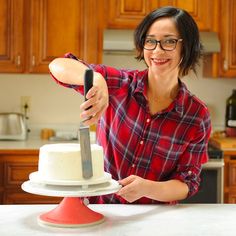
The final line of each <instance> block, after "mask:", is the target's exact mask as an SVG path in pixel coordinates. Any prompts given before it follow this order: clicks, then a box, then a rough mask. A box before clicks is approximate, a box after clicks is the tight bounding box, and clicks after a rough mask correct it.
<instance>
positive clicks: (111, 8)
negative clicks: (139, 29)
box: [106, 0, 155, 29]
mask: <svg viewBox="0 0 236 236" xmlns="http://www.w3.org/2000/svg"><path fill="white" fill-rule="evenodd" d="M106 2H107V4H106V6H107V9H106V12H108V21H107V28H111V29H134V28H135V27H136V26H137V25H138V23H139V22H140V21H141V20H142V19H143V18H144V16H145V15H147V14H148V13H149V12H150V11H151V10H152V9H154V8H155V4H154V3H155V1H150V0H139V1H137V0H107V1H106ZM153 2H154V3H153Z"/></svg>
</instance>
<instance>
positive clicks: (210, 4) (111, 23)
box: [107, 0, 218, 31]
mask: <svg viewBox="0 0 236 236" xmlns="http://www.w3.org/2000/svg"><path fill="white" fill-rule="evenodd" d="M107 5H108V9H107V12H108V23H107V28H113V29H116V28H122V29H134V28H136V26H137V25H138V23H139V22H140V21H141V20H142V19H143V18H144V17H145V16H146V15H147V14H148V13H149V12H150V11H151V10H153V9H155V8H158V7H162V6H168V5H172V6H176V7H179V8H183V9H185V10H186V11H187V12H189V13H190V15H191V16H192V17H193V18H194V20H195V21H196V23H197V25H198V27H199V29H200V30H204V31H209V30H212V28H213V27H214V25H216V20H217V17H216V14H217V13H218V0H215V1H211V0H188V1H186V0H156V1H151V0H147V1H145V0H140V1H136V0H116V1H115V0H108V4H107Z"/></svg>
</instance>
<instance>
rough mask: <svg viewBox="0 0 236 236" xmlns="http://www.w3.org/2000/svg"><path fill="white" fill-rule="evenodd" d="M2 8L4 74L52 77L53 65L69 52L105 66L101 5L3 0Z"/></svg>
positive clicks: (84, 0) (0, 65)
mask: <svg viewBox="0 0 236 236" xmlns="http://www.w3.org/2000/svg"><path fill="white" fill-rule="evenodd" d="M0 6H1V7H0V15H1V16H2V17H1V19H2V20H1V23H0V40H1V45H0V72H9V73H13V72H18V73H19V72H26V73H48V72H49V71H48V64H49V62H50V61H52V60H53V59H54V58H56V57H61V56H63V55H64V54H65V53H66V52H72V53H73V54H75V55H77V56H78V57H80V58H81V59H84V60H86V61H88V62H93V63H97V62H101V57H102V25H103V23H102V22H103V20H102V17H103V16H102V11H100V10H99V9H102V7H101V5H100V4H99V2H98V1H93V0H70V1H64V0H0ZM91 36H92V37H91ZM2 42H3V43H2Z"/></svg>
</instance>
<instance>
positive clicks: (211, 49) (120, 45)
mask: <svg viewBox="0 0 236 236" xmlns="http://www.w3.org/2000/svg"><path fill="white" fill-rule="evenodd" d="M200 38H201V42H202V44H203V46H204V53H206V54H210V53H216V52H219V51H220V41H219V38H218V35H217V33H215V32H200ZM103 50H104V52H105V53H106V52H110V53H112V52H134V43H133V31H132V30H105V31H104V40H103Z"/></svg>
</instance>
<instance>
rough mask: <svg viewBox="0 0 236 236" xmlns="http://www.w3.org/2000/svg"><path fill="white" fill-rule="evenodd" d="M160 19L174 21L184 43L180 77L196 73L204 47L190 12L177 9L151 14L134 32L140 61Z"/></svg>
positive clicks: (162, 9)
mask: <svg viewBox="0 0 236 236" xmlns="http://www.w3.org/2000/svg"><path fill="white" fill-rule="evenodd" d="M160 18H171V19H173V20H174V22H175V24H176V27H177V30H178V32H179V34H180V38H182V39H183V41H182V45H183V47H182V51H181V57H182V61H181V63H180V65H179V67H180V75H181V76H184V75H187V74H188V72H189V70H191V69H192V70H193V71H194V72H195V73H196V66H197V64H198V62H199V59H200V57H201V56H202V50H203V46H202V44H201V42H200V37H199V31H198V27H197V24H196V23H195V21H194V20H193V18H192V17H191V16H190V14H189V13H188V12H186V11H185V10H183V9H179V8H175V7H170V6H167V7H162V8H159V9H156V10H154V11H152V12H151V13H149V14H148V15H147V16H146V17H145V18H144V19H143V20H142V22H141V23H140V24H139V25H138V26H137V28H136V30H135V32H134V43H135V47H136V50H137V57H136V59H138V60H140V61H141V60H143V59H144V56H143V50H144V48H143V42H144V39H145V37H146V34H147V32H148V30H149V28H150V26H151V25H152V24H153V23H154V22H155V21H156V20H157V19H160Z"/></svg>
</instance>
